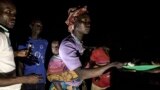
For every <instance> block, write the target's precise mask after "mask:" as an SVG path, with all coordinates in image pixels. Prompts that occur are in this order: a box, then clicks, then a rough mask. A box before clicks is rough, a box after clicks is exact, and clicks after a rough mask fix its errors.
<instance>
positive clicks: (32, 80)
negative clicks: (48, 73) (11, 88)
mask: <svg viewBox="0 0 160 90" xmlns="http://www.w3.org/2000/svg"><path fill="white" fill-rule="evenodd" d="M40 80H42V76H40V75H29V76H24V83H26V84H36V83H38V82H39V81H40Z"/></svg>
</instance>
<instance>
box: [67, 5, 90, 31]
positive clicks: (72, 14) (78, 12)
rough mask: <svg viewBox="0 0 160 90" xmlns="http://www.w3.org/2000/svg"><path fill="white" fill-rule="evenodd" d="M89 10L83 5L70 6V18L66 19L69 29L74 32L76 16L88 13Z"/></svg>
mask: <svg viewBox="0 0 160 90" xmlns="http://www.w3.org/2000/svg"><path fill="white" fill-rule="evenodd" d="M86 12H88V11H87V6H84V7H81V8H77V7H74V8H69V10H68V18H67V20H66V21H65V23H66V24H67V25H68V31H69V32H72V31H73V29H74V23H75V17H77V16H79V15H81V14H83V13H86Z"/></svg>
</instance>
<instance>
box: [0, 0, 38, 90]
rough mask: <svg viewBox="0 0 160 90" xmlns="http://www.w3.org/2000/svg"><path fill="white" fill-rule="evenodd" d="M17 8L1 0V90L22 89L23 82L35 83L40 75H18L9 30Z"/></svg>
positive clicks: (13, 22) (12, 24)
mask: <svg viewBox="0 0 160 90" xmlns="http://www.w3.org/2000/svg"><path fill="white" fill-rule="evenodd" d="M15 15H16V8H15V6H14V5H13V4H12V3H11V1H9V0H0V66H1V68H0V90H20V89H21V84H22V83H26V84H35V83H37V82H38V81H39V80H40V79H41V77H40V76H38V75H31V76H21V77H17V76H16V72H15V67H16V66H15V62H14V53H13V49H12V46H11V44H10V39H9V30H10V29H12V28H13V27H14V24H15V19H16V17H15Z"/></svg>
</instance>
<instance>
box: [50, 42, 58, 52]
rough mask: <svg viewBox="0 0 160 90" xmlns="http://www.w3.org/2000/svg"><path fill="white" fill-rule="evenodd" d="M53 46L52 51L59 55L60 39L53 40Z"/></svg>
mask: <svg viewBox="0 0 160 90" xmlns="http://www.w3.org/2000/svg"><path fill="white" fill-rule="evenodd" d="M51 48H52V53H53V54H54V55H58V54H59V42H58V41H54V42H52V45H51Z"/></svg>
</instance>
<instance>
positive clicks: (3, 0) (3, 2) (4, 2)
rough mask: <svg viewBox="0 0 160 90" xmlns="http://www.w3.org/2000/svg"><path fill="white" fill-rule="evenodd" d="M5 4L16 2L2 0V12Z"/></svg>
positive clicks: (0, 4) (0, 8) (0, 1)
mask: <svg viewBox="0 0 160 90" xmlns="http://www.w3.org/2000/svg"><path fill="white" fill-rule="evenodd" d="M5 4H10V5H13V6H14V4H13V2H12V1H11V0H0V13H1V12H2V11H3V8H4V5H5Z"/></svg>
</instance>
